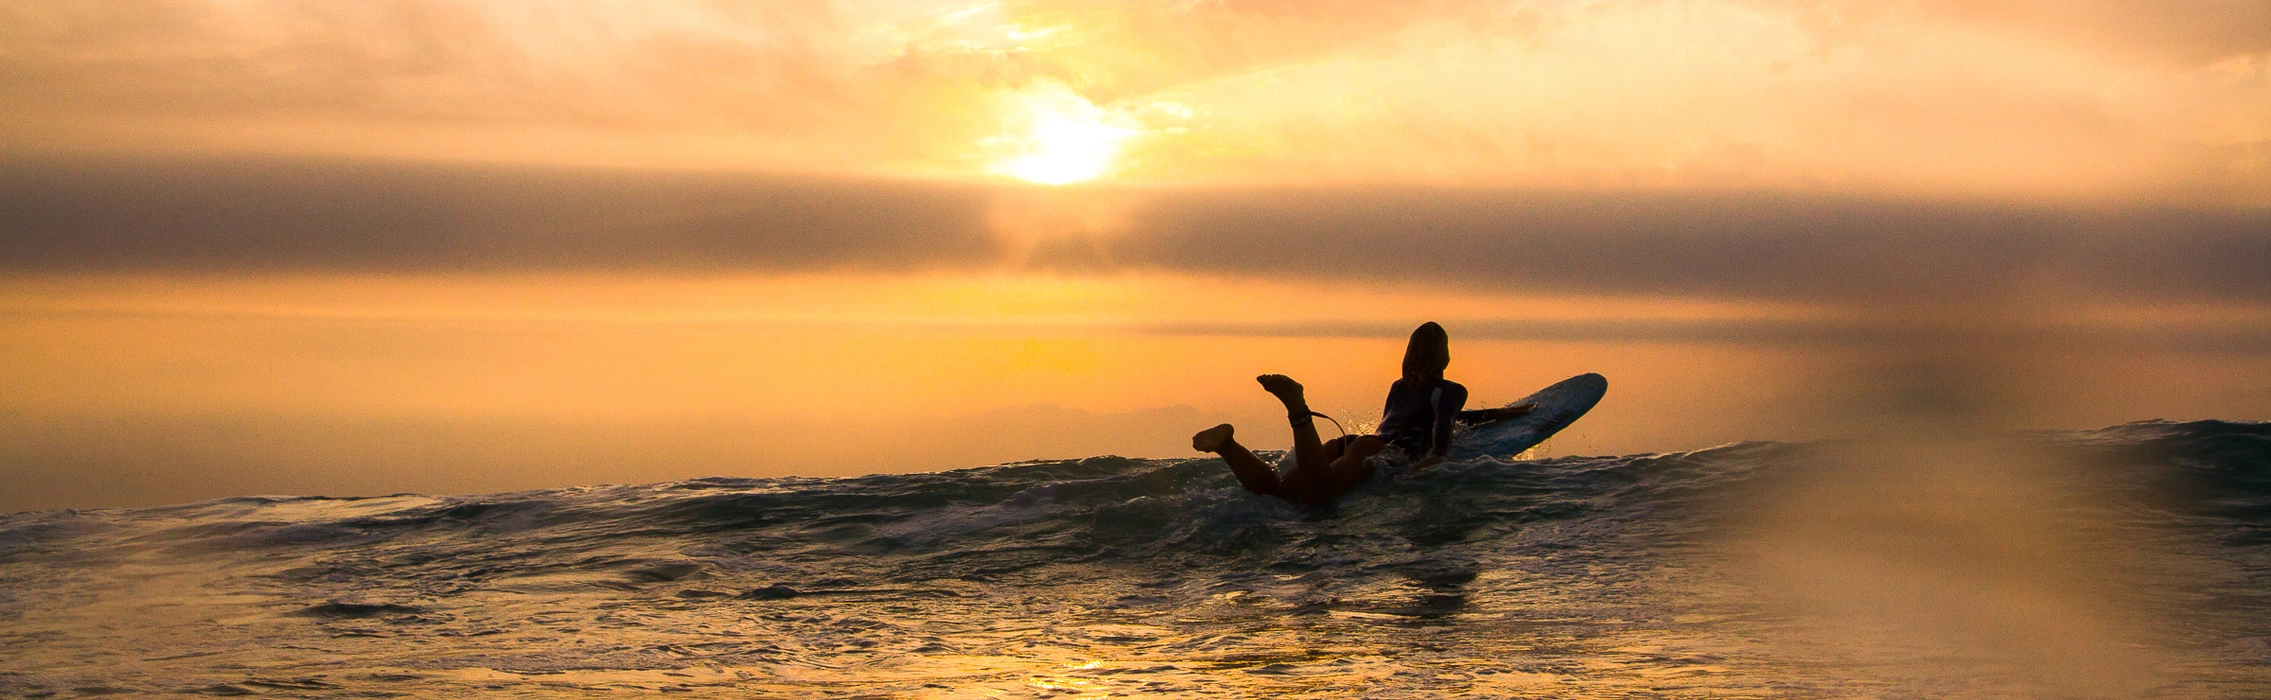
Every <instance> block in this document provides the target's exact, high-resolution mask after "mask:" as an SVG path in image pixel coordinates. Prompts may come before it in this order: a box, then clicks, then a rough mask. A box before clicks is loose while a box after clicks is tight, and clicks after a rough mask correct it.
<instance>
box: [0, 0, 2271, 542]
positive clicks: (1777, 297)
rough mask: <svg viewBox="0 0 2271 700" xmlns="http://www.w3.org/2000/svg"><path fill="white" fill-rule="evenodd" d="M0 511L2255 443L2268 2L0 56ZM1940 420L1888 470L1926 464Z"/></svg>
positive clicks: (1637, 8)
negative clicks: (1498, 428)
mask: <svg viewBox="0 0 2271 700" xmlns="http://www.w3.org/2000/svg"><path fill="white" fill-rule="evenodd" d="M0 96H4V97H0V100H4V102H0V104H4V105H5V109H0V386H5V387H6V389H5V390H0V481H5V482H7V483H10V484H14V485H20V486H11V487H10V488H9V489H7V490H5V492H0V511H6V510H21V509H35V508H59V507H93V506H110V505H128V504H151V503H163V502H176V501H184V500H192V499H200V498H212V497H219V496H227V495H237V494H246V493H318V494H333V495H348V494H367V493H394V492H407V491H417V492H428V493H462V492H473V491H492V490H502V489H515V488H534V487H546V486H560V485H572V484H589V483H601V482H618V483H620V482H648V481H657V480H663V479H675V478H687V477H693V476H702V475H714V474H724V475H738V476H779V475H789V474H797V475H842V474H859V473H870V472H879V471H914V470H929V469H942V468H956V467H967V466H978V465H984V464H993V463H999V462H1005V461H1011V460H1020V459H1033V458H1067V457H1080V456H1088V455H1097V454H1107V453H1113V454H1125V455H1135V456H1163V457H1164V456H1195V453H1191V452H1190V451H1189V450H1188V438H1189V435H1190V433H1192V432H1193V431H1196V430H1198V429H1201V428H1204V427H1207V426H1209V425H1213V424H1214V423H1217V422H1223V421H1230V422H1235V423H1237V424H1238V425H1240V426H1241V429H1242V433H1241V435H1246V434H1249V433H1251V434H1253V435H1256V436H1257V437H1256V438H1255V439H1254V440H1253V442H1254V443H1255V444H1257V445H1271V446H1275V445H1277V444H1279V443H1282V442H1283V441H1284V440H1285V434H1286V429H1285V427H1284V425H1283V419H1282V416H1279V415H1278V414H1279V411H1278V409H1277V407H1276V406H1275V404H1274V402H1273V401H1272V400H1271V399H1269V397H1268V396H1267V395H1265V394H1263V393H1262V392H1260V391H1259V390H1258V388H1256V387H1255V386H1254V384H1253V382H1252V379H1251V378H1252V376H1253V375H1255V374H1258V373H1261V372H1273V371H1274V372H1284V373H1288V374H1292V375H1293V376H1295V377H1296V378H1299V379H1301V380H1303V381H1304V382H1306V383H1308V384H1309V385H1310V387H1311V395H1312V402H1313V403H1314V404H1315V405H1316V407H1317V408H1319V409H1320V410H1323V411H1325V412H1328V413H1332V414H1334V415H1336V416H1341V417H1348V418H1357V419H1359V420H1362V419H1365V418H1367V417H1375V416H1374V414H1376V412H1377V411H1378V410H1379V403H1380V398H1381V396H1382V394H1383V393H1384V390H1385V387H1386V385H1387V383H1388V382H1389V381H1391V380H1392V379H1394V377H1395V374H1396V360H1397V357H1398V355H1399V354H1400V352H1401V350H1402V338H1403V336H1404V335H1405V334H1406V333H1408V332H1409V330H1410V329H1411V327H1412V326H1413V325H1416V324H1417V323H1418V322H1420V321H1425V320H1435V321H1439V322H1442V323H1443V324H1444V325H1445V326H1446V327H1447V328H1448V329H1449V331H1450V333H1451V337H1452V342H1453V345H1452V349H1453V358H1454V359H1453V365H1452V368H1451V376H1452V378H1454V379H1457V380H1460V381H1462V382H1464V383H1466V384H1467V385H1468V386H1469V387H1470V388H1471V389H1473V390H1474V393H1475V395H1476V398H1477V399H1478V400H1482V401H1487V402H1492V403H1496V402H1503V401H1507V400H1511V399H1514V398H1518V397H1520V396H1521V395H1523V394H1526V393H1528V392H1529V391H1531V390H1534V389H1536V388H1538V387H1540V386H1543V385H1545V384H1546V383H1549V382H1551V381H1554V380H1557V379H1559V378H1562V377H1566V376H1569V375H1572V374H1576V373H1579V372H1586V371H1597V372H1601V373H1603V374H1605V375H1607V376H1608V377H1609V380H1610V385H1611V388H1610V394H1609V398H1608V399H1607V400H1606V401H1604V402H1603V403H1602V404H1601V406H1600V408H1599V409H1598V410H1597V411H1596V412H1595V414H1594V415H1592V416H1590V417H1588V418H1586V419H1585V421H1583V422H1582V423H1580V424H1579V425H1578V426H1577V427H1575V428H1573V429H1572V430H1571V431H1570V433H1569V434H1567V435H1565V436H1564V437H1563V438H1559V439H1557V440H1556V442H1554V443H1552V444H1550V445H1549V448H1550V449H1552V450H1558V452H1556V453H1557V454H1578V453H1608V452H1615V453H1623V452H1634V451H1650V450H1680V449H1693V448H1699V447H1704V446H1708V445H1711V444H1716V443H1720V442H1727V441H1733V440H1748V439H1761V440H1763V439H1806V438H1818V437H1829V436H1838V435H1850V434H1854V433H1856V432H1865V431H1868V430H1873V429H1879V428H1882V427H1883V426H1885V425H1887V424H1888V423H1892V422H1900V421H1908V420H1928V421H1941V422H1944V423H1960V424H1966V425H1970V424H1978V425H1994V426H1998V427H2061V428H2083V427H2097V426H2101V425H2107V424H2112V423H2117V422H2123V421H2130V420H2140V419H2149V418H2171V419H2182V418H2209V417H2213V418H2224V419H2242V420H2261V419H2265V418H2271V273H2267V272H2266V270H2271V3H2265V2H2261V1H2250V0H2191V1H2183V2H2179V1H2158V0H2071V1H2065V2H2022V1H2017V0H2000V1H1999V0H1913V1H1909V2H1858V1H1856V2H1839V1H1834V0H1819V1H1811V2H1800V1H1797V0H1749V1H1742V0H1689V1H1680V0H1627V1H1618V0H1598V1H1578V0H1571V1H1568V2H1544V1H1533V2H1525V1H1520V0H1500V1H1497V2H1461V1H1455V0H1440V1H1432V2H1430V1H1412V2H1373V1H1336V0H1311V1H1306V2H1295V1H1291V0H1221V1H1216V2H1197V1H1191V0H1153V1H1150V2H1108V1H1101V0H1099V1H1091V2H1061V3H1059V2H959V1H929V0H916V1H907V2H825V1H772V2H767V1H756V2H732V1H728V0H708V1H686V2H666V1H660V0H647V1H642V2H597V1H592V2H569V1H546V2H535V1H531V2H507V1H503V0H497V1H487V2H476V1H470V0H466V1H457V0H417V1H400V2H389V1H379V0H373V1H370V2H352V3H339V2H269V1H257V0H235V1H231V0H204V1H199V0H172V1H149V2H109V1H104V0H86V1H79V2H60V3H59V2H50V1H44V0H42V1H21V2H19V1H16V0H0ZM1919 417H1921V418H1919Z"/></svg>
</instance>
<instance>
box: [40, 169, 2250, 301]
mask: <svg viewBox="0 0 2271 700" xmlns="http://www.w3.org/2000/svg"><path fill="white" fill-rule="evenodd" d="M1052 207H1053V208H1054V209H1052ZM1056 209H1061V210H1063V211H1056ZM1090 210H1094V211H1093V212H1091V211H1090ZM1036 212H1038V213H1036ZM1084 212H1086V213H1084ZM0 267H5V268H6V269H10V270H13V271H16V272H60V271H134V270H159V271H165V270H175V271H197V270H208V271H223V272H226V271H261V270H308V271H332V272H389V271H460V270H474V271H479V270H498V271H515V270H537V271H559V270H624V269H657V270H746V271H812V270H843V269H864V270H911V269H958V270H984V271H1001V270H1016V269H1039V270H1054V271H1058V272H1070V273H1080V274H1088V273H1106V274H1109V273H1112V272H1114V271H1126V270H1157V271H1166V272H1174V273H1184V274H1200V275H1209V276H1223V277H1274V278H1300V279H1316V280H1327V281H1330V280H1349V281H1360V282H1361V281H1388V282H1397V283H1422V284H1438V285H1452V286H1459V287H1465V288H1470V289H1484V290H1491V291H1494V292H1499V293H1506V294H1516V293H1546V294H1580V295H1602V296H1656V297H1683V298H1710V299H1758V300H1786V301H1797V302H1812V303H1824V304H1836V305H1849V306H1850V305H1861V306H1870V305H1875V306H1893V307H1901V308H1909V307H1920V306H1930V305H1934V304H1942V305H1944V304H1950V303H1965V304H1977V303H1980V302H1982V301H1984V300H2071V299H2082V298H2093V297H2095V298H2102V299H2103V300H2107V301H2117V302H2118V301H2124V300H2126V301H2171V300H2178V301H2202V302H2213V303H2240V304H2248V305H2257V304H2263V303H2266V302H2271V278H2266V277H2265V276H2264V275H2262V274H2261V271H2262V270H2264V269H2271V210H2264V209H2253V208H2231V207H2168V206H2148V205H2123V206H2067V205H2051V204H1997V203H1965V202H1948V201H1934V200H1913V199H1895V198H1883V197H1861V196H1852V195H1836V194H1804V193H1752V194H1710V193H1684V192H1622V193H1614V192H1611V193H1602V192H1540V191H1533V190H1483V189H1461V188H1411V187H1339V188H1319V187H1298V188H1295V187H1285V188H1244V189H1222V188H1210V189H1178V190H1152V189H1120V190H1099V191H1088V192H1085V193H1083V192H1064V193H1059V192H1056V191H1051V190H1041V189H1033V188H1001V187H981V186H973V185H956V184H941V183H935V182H915V181H889V180H874V179H846V178H833V179H830V178H793V177H779V176H755V175H733V174H719V173H656V172H649V171H620V170H562V169H551V168H536V167H501V166H445V165H431V164H427V165H420V164H393V165H386V164H375V163H368V162H347V161H333V160H310V159H249V158H219V159H129V160H102V161H90V160H72V161H29V160H19V161H13V162H10V163H7V164H5V165H0Z"/></svg>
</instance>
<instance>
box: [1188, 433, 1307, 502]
mask: <svg viewBox="0 0 2271 700" xmlns="http://www.w3.org/2000/svg"><path fill="white" fill-rule="evenodd" d="M1233 432H1234V431H1233V430H1232V429H1231V427H1230V424H1229V423H1224V424H1222V425H1217V426H1214V427H1212V428H1208V429H1206V430H1202V431H1199V434H1197V435H1193V436H1191V449H1194V450H1198V451H1200V452H1212V453H1215V454H1218V455H1221V456H1222V461H1223V463H1224V464H1228V465H1230V473H1232V474H1236V475H1238V485H1239V486H1244V487H1246V490H1248V491H1252V492H1254V493H1258V494H1261V495H1264V496H1278V497H1281V498H1282V497H1284V496H1285V486H1284V484H1283V483H1281V482H1280V481H1279V480H1278V478H1277V469H1275V468H1272V467H1271V466H1270V465H1269V463H1267V462H1263V461H1262V458H1261V457H1259V456H1256V455H1255V454H1254V451H1253V450H1249V449H1246V446H1245V445H1240V444H1238V441H1237V440H1236V439H1235V438H1233V437H1232V433H1233Z"/></svg>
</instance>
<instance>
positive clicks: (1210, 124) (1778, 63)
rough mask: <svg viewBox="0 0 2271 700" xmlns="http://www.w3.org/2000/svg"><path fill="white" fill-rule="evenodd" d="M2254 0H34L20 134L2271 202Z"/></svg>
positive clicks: (877, 163)
mask: <svg viewBox="0 0 2271 700" xmlns="http://www.w3.org/2000/svg"><path fill="white" fill-rule="evenodd" d="M2265 36H2271V10H2266V9H2264V6H2263V5H2262V4H2261V3H2253V2H2244V1H2241V0H2191V1H2189V2H2173V1H2162V2H2146V3H2137V2H2114V1H2113V0H2086V1H2084V2H2075V3H2037V2H2015V1H2011V2H1995V1H1988V0H1933V1H1929V2H1920V3H1897V4H1887V3H1865V2H1795V1H1792V0H1715V1H1706V0H1603V1H1598V2H1568V3H1564V2H1470V1H1465V0H1432V1H1428V2H1402V3H1379V2H1355V1H1347V2H1343V1H1338V0H1335V1H1332V2H1302V3H1293V2H1280V1H1277V0H1231V1H1224V2H1183V3H1159V2H1135V1H1129V2H1058V1H1041V0H1023V1H1016V2H1001V3H968V2H958V1H953V0H910V1H908V2H896V3H883V2H823V1H819V0H747V1H741V2H653V3H638V4H619V3H608V2H551V3H523V2H466V1H462V0H382V1H379V2H363V3H350V4H323V3H317V4H309V3H296V2H277V1H271V0H235V1H228V2H224V1H221V0H170V1H167V2H158V3H115V2H105V1H101V0H97V1H91V2H80V3H67V4H57V3H45V2H27V1H0V45H5V46H7V47H8V49H7V51H6V52H4V53H0V88H4V89H5V90H6V91H7V92H8V93H9V94H12V95H23V96H29V97H28V98H26V99H22V100H19V101H17V103H16V104H13V105H12V107H13V109H11V110H9V111H8V112H7V113H6V114H4V115H0V134H5V135H6V136H7V137H8V138H7V139H6V141H7V142H8V143H9V149H10V150H12V151H26V150H28V151H56V152H86V151H101V152H113V153H116V152H126V153H150V152H180V151H222V152H237V153H242V152H253V153H293V154H323V155H333V156H348V157H365V158H367V157H384V158H409V159H425V160H450V161H480V162H504V163H570V164H582V165H594V164H597V165H614V166H642V167H645V166H697V167H709V168H726V169H738V170H744V171H769V172H818V173H829V174H838V175H851V174H864V175H877V174H881V175H891V176H925V177H944V178H950V179H964V180H967V179H973V178H983V177H985V176H986V174H987V173H989V172H994V171H995V170H997V168H995V167H994V166H997V165H998V163H997V162H995V161H996V160H998V155H999V154H994V153H989V152H988V150H987V149H986V148H985V145H984V144H986V143H988V142H989V140H998V139H999V138H1001V137H1003V136H1004V133H1003V132H1004V130H1005V129H1009V128H1012V127H1013V125H1014V122H1015V121H1016V119H1015V116H1016V114H1017V113H1018V110H1019V108H1020V107H1019V100H1020V99H1021V96H1026V95H1035V94H1052V95H1053V94H1055V92H1054V91H1056V90H1069V91H1070V92H1071V93H1073V94H1075V95H1077V96H1078V98H1079V99H1082V100H1087V101H1089V102H1090V103H1092V104H1093V105H1094V106H1096V107H1097V108H1098V109H1101V110H1105V111H1108V112H1111V113H1113V114H1114V115H1116V118H1121V119H1125V120H1127V121H1129V122H1131V123H1134V124H1137V125H1140V127H1141V131H1142V132H1143V134H1142V136H1141V137H1139V138H1136V139H1133V140H1132V141H1131V142H1130V143H1129V144H1128V149H1127V153H1128V155H1127V158H1126V159H1125V162H1124V163H1121V164H1120V166H1121V167H1118V168H1116V170H1117V171H1118V173H1119V174H1118V177H1121V178H1123V179H1124V180H1126V181H1129V182H1149V183H1165V184H1189V183H1223V182H1228V183H1243V184H1290V183H1310V184H1316V183H1340V184H1380V183H1390V184H1420V183H1424V184H1447V185H1462V186H1489V187H1510V186H1521V187H1547V188H1584V189H1608V190H1616V189H1633V188H1652V189H1653V188H1674V189H1686V190H1712V191H1726V190H1740V189H1756V188H1768V189H1779V190H1797V191H1827V192H1845V193H1862V194H1906V195H1932V196H1969V197H1985V198H1993V199H2030V200H2032V199H2046V198H2047V199H2062V200H2094V199H2104V198H2119V199H2137V198H2145V199H2156V200H2164V201H2201V202H2227V203H2228V202H2246V203H2253V204H2256V205H2263V204H2265V203H2266V202H2271V200H2266V199H2264V198H2265V197H2271V194H2266V193H2267V192H2271V162H2267V161H2266V159H2265V158H2264V156H2263V153H2264V152H2265V149H2266V148H2271V146H2266V144H2271V130H2267V129H2271V127H2266V126H2265V125H2266V124H2271V42H2266V40H2265V39H2264V38H2263V37H2265Z"/></svg>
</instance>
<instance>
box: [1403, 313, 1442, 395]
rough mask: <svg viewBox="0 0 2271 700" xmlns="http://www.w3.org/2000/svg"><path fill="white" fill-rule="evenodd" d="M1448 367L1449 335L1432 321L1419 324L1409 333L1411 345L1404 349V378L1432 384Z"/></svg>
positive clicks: (1440, 377) (1439, 378)
mask: <svg viewBox="0 0 2271 700" xmlns="http://www.w3.org/2000/svg"><path fill="white" fill-rule="evenodd" d="M1450 366H1451V334H1449V333H1445V332H1443V327H1442V326H1439V325H1436V323H1435V322H1434V321H1428V322H1426V323H1422V324H1419V328H1418V329H1417V330H1414V331H1412V332H1411V345H1408V346H1405V347H1404V376H1405V377H1407V378H1417V379H1424V380H1426V381H1429V382H1434V381H1438V380H1441V379H1442V378H1443V370H1444V369H1446V368H1448V367H1450Z"/></svg>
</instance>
